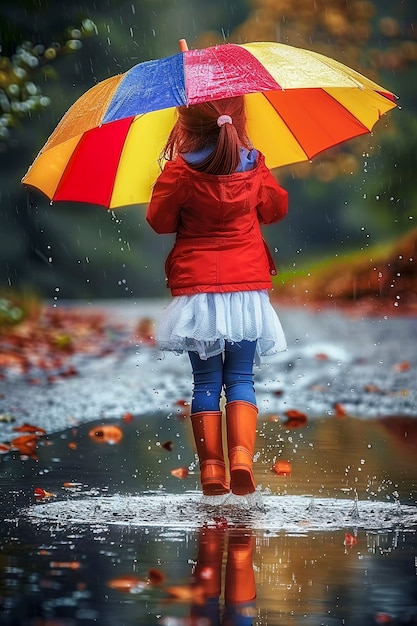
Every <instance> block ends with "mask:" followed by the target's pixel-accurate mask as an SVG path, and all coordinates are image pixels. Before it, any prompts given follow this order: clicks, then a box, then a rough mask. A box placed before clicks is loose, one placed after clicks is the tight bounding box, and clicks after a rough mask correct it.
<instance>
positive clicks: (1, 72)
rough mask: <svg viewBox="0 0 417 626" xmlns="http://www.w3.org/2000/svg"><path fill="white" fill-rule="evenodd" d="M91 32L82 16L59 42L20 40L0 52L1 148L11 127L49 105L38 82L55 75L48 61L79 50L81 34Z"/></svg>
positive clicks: (89, 25)
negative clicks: (7, 51) (78, 25)
mask: <svg viewBox="0 0 417 626" xmlns="http://www.w3.org/2000/svg"><path fill="white" fill-rule="evenodd" d="M2 30H4V29H2ZM94 32H95V25H94V23H93V22H92V21H91V20H89V19H85V20H84V21H83V23H82V26H81V28H70V29H68V32H67V33H66V36H65V39H64V41H63V42H62V43H60V42H58V41H53V42H51V43H50V44H49V45H44V44H33V43H32V42H30V41H23V42H22V43H20V44H19V45H18V46H17V47H16V49H15V50H14V53H13V54H12V55H11V56H2V55H1V54H0V150H6V149H7V146H8V145H9V144H10V141H11V139H12V129H14V128H16V127H20V125H21V121H22V120H23V119H27V118H30V117H32V115H33V113H34V112H36V111H39V110H43V109H45V108H47V107H49V106H50V104H51V100H50V98H49V97H48V96H46V95H45V94H44V92H43V87H42V86H41V84H40V83H41V82H43V83H44V82H45V81H47V80H49V79H51V78H55V79H56V78H57V77H58V76H57V74H56V72H55V70H54V69H53V67H52V65H51V64H52V63H53V62H54V61H55V60H56V59H58V58H59V57H60V56H62V55H65V54H69V53H71V52H75V51H77V50H79V49H80V48H81V46H82V40H83V38H85V37H87V36H90V35H92V34H93V33H94ZM12 33H15V30H14V29H12ZM10 36H11V33H10V32H9V38H10ZM14 36H17V34H16V33H15V34H14ZM0 53H1V48H0Z"/></svg>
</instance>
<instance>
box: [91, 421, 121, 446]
mask: <svg viewBox="0 0 417 626" xmlns="http://www.w3.org/2000/svg"><path fill="white" fill-rule="evenodd" d="M88 435H89V437H90V439H92V440H93V441H95V442H96V443H108V444H115V443H120V441H121V440H122V438H123V431H122V429H121V428H120V426H116V425H113V424H105V425H103V426H96V427H94V428H91V429H90V430H89V432H88Z"/></svg>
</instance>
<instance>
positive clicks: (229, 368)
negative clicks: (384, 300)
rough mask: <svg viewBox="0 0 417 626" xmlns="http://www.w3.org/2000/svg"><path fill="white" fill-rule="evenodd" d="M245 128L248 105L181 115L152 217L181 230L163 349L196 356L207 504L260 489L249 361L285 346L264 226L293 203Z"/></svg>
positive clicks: (161, 335) (238, 101)
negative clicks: (272, 292) (223, 399)
mask: <svg viewBox="0 0 417 626" xmlns="http://www.w3.org/2000/svg"><path fill="white" fill-rule="evenodd" d="M245 128H246V117H245V108H244V100H243V97H234V98H226V99H222V100H215V101H211V102H206V103H202V104H195V105H191V106H188V107H186V106H180V107H178V119H177V122H176V124H175V126H174V128H173V130H172V132H171V134H170V136H169V139H168V142H167V144H166V147H165V150H164V153H163V156H164V157H165V158H166V159H167V163H166V165H165V167H164V169H163V171H162V173H161V174H160V176H159V178H158V180H157V181H156V184H155V187H154V190H153V194H152V198H151V202H150V204H149V207H148V211H147V220H148V222H149V224H150V225H151V226H152V228H153V229H154V230H155V231H156V232H157V233H161V234H162V233H176V240H175V244H174V247H173V249H172V250H171V252H170V254H169V255H168V258H167V260H166V264H165V270H166V275H167V279H168V282H167V286H168V287H169V288H170V290H171V294H172V296H173V300H172V301H171V303H170V304H169V306H168V307H167V309H166V312H165V315H164V317H163V319H162V322H161V323H160V326H159V330H158V333H157V342H158V345H159V347H160V348H161V350H172V351H174V352H177V353H181V352H183V351H184V350H185V351H187V352H188V354H189V357H190V361H191V367H192V371H193V382H194V389H193V397H192V403H191V422H192V427H193V433H194V438H195V443H196V447H197V452H198V456H199V460H200V472H201V485H202V489H203V493H204V494H205V495H221V494H226V493H228V492H229V491H230V490H231V491H232V492H233V493H234V494H237V495H246V494H249V493H252V492H253V491H255V488H256V486H255V481H254V476H253V471H252V458H253V454H254V447H255V435H256V424H257V415H258V409H257V406H256V398H255V391H254V384H253V364H254V361H256V362H257V363H259V357H260V356H263V355H270V354H274V353H276V352H278V351H281V350H285V348H286V342H285V337H284V333H283V331H282V328H281V324H280V322H279V319H278V317H277V315H276V313H275V311H274V309H273V308H272V306H271V304H270V301H269V296H268V292H267V290H268V289H269V288H271V286H272V283H271V277H270V274H275V273H276V270H275V267H274V264H273V261H272V257H271V255H270V253H269V250H268V248H267V246H266V244H265V242H264V240H263V239H262V234H261V228H260V224H271V223H273V222H277V221H278V220H281V219H282V218H283V217H284V216H285V215H286V213H287V207H288V196H287V192H286V191H285V190H284V189H283V188H282V187H280V186H279V185H278V183H277V182H276V180H275V179H274V177H273V176H272V174H271V173H270V171H269V170H268V168H267V167H266V165H265V162H264V157H263V155H262V154H261V153H260V152H258V151H257V150H256V149H254V148H253V147H252V145H251V143H250V141H249V138H248V137H247V135H246V130H245ZM223 389H224V393H225V396H226V432H227V449H228V457H229V464H230V484H229V481H228V479H227V475H226V465H225V460H224V454H223V442H222V421H221V420H222V412H221V411H220V397H221V394H222V390H223Z"/></svg>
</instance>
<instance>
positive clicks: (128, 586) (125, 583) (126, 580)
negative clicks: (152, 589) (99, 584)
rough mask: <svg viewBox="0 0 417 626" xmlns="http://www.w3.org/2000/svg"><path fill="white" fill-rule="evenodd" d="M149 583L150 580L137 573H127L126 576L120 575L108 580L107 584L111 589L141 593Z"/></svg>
mask: <svg viewBox="0 0 417 626" xmlns="http://www.w3.org/2000/svg"><path fill="white" fill-rule="evenodd" d="M148 585H149V581H147V580H144V579H143V578H139V576H135V574H126V575H124V576H118V577H117V578H112V579H111V580H109V581H108V582H107V586H108V587H110V589H116V590H117V591H122V592H123V593H140V592H141V591H143V590H144V589H146V587H147V586H148Z"/></svg>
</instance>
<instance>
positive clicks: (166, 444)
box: [161, 441, 174, 452]
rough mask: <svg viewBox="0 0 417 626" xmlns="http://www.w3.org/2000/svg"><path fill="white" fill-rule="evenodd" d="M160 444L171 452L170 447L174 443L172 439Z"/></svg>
mask: <svg viewBox="0 0 417 626" xmlns="http://www.w3.org/2000/svg"><path fill="white" fill-rule="evenodd" d="M161 445H162V447H163V448H165V450H168V452H172V449H173V447H174V444H173V443H172V441H165V443H163V444H161Z"/></svg>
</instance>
